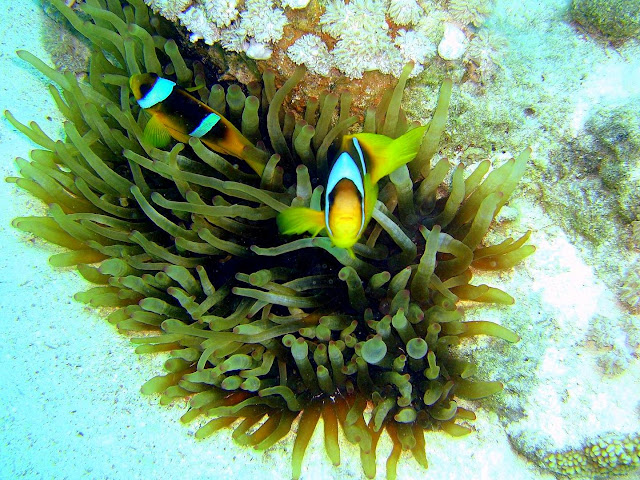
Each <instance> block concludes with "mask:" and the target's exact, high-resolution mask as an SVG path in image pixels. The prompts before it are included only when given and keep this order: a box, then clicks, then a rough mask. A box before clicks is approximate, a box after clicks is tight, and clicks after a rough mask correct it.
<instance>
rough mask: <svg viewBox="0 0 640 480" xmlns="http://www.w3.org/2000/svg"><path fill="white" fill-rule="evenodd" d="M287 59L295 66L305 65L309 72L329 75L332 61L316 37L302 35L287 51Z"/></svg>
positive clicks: (323, 45) (319, 39)
mask: <svg viewBox="0 0 640 480" xmlns="http://www.w3.org/2000/svg"><path fill="white" fill-rule="evenodd" d="M287 54H288V55H289V58H291V60H293V63H295V64H297V65H306V66H307V68H308V69H309V71H310V72H312V73H317V74H319V75H325V76H327V75H329V70H331V67H332V66H333V59H332V58H331V56H330V55H329V49H328V48H327V45H326V43H324V42H323V41H322V39H321V38H320V37H318V36H317V35H311V34H307V35H303V36H302V37H300V38H299V39H298V40H296V42H295V43H294V44H293V45H291V46H290V47H289V48H288V49H287Z"/></svg>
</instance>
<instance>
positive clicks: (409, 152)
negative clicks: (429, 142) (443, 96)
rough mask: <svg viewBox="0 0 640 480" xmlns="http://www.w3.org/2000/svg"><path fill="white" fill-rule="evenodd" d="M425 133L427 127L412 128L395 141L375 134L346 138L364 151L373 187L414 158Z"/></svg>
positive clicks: (361, 134) (362, 134) (358, 134)
mask: <svg viewBox="0 0 640 480" xmlns="http://www.w3.org/2000/svg"><path fill="white" fill-rule="evenodd" d="M426 131H427V127H418V128H414V129H413V130H409V131H408V132H407V133H405V134H404V135H402V136H400V137H398V138H395V139H393V138H389V137H387V136H386V135H379V134H376V133H357V134H355V135H349V136H347V137H346V138H347V139H351V138H353V139H354V140H357V141H358V142H359V144H360V146H361V147H362V149H363V151H364V155H365V161H366V162H367V171H368V173H369V174H370V175H371V183H372V184H373V185H375V184H376V183H378V182H379V181H380V179H381V178H382V177H385V176H387V175H389V174H390V173H391V172H393V171H394V170H395V169H396V168H399V167H401V166H402V165H404V164H406V163H408V162H410V161H411V160H413V159H414V158H415V156H416V155H417V154H418V150H419V149H420V144H421V143H422V137H423V136H424V133H425V132H426Z"/></svg>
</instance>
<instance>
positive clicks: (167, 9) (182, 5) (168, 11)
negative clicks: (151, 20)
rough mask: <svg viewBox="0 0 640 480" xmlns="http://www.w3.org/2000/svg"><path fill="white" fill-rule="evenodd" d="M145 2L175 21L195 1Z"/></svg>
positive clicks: (165, 0) (152, 0)
mask: <svg viewBox="0 0 640 480" xmlns="http://www.w3.org/2000/svg"><path fill="white" fill-rule="evenodd" d="M144 3H146V4H147V5H148V6H150V7H151V9H152V10H153V11H154V12H162V16H163V17H164V18H166V19H167V20H171V21H175V20H177V19H178V17H179V15H180V14H181V13H183V12H184V11H186V10H187V9H188V8H189V7H190V6H191V4H192V3H194V2H193V1H192V0H144Z"/></svg>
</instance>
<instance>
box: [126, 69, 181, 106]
mask: <svg viewBox="0 0 640 480" xmlns="http://www.w3.org/2000/svg"><path fill="white" fill-rule="evenodd" d="M175 85H176V84H175V83H174V82H172V81H171V80H167V79H166V78H161V77H159V76H158V75H156V74H155V73H140V74H137V75H133V76H132V77H131V78H130V79H129V87H130V88H131V92H133V96H134V97H135V99H136V100H137V102H138V105H140V106H141V107H142V108H151V107H153V106H154V105H157V104H158V103H160V102H162V101H163V100H164V99H166V98H167V97H168V96H169V95H170V94H171V92H172V91H173V87H175Z"/></svg>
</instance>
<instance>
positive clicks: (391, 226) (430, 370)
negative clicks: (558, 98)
mask: <svg viewBox="0 0 640 480" xmlns="http://www.w3.org/2000/svg"><path fill="white" fill-rule="evenodd" d="M52 3H53V4H54V5H55V6H56V8H58V9H59V10H60V11H61V12H62V13H63V14H64V15H65V16H66V17H67V18H68V20H69V21H70V23H71V24H72V25H73V26H74V27H75V28H76V29H77V30H78V31H79V32H80V33H82V34H83V35H85V36H86V37H88V38H89V39H90V40H91V41H92V42H93V45H94V49H95V50H94V52H93V55H92V58H91V65H90V70H89V82H88V83H78V82H77V80H76V78H75V77H74V76H73V75H71V74H62V73H60V72H58V71H56V70H54V69H52V68H50V67H48V66H47V65H45V64H44V63H43V62H41V61H40V60H38V59H37V58H35V57H33V56H32V55H30V54H29V53H27V52H20V53H19V55H20V57H21V58H23V59H24V60H26V61H28V62H29V63H31V64H32V65H33V66H34V67H36V68H37V69H38V70H39V71H41V72H42V73H43V74H44V75H46V76H47V77H49V78H50V79H51V80H52V81H53V82H55V83H56V84H57V85H58V86H59V88H60V89H61V91H58V90H57V89H56V88H53V87H52V88H51V93H52V95H53V97H54V100H55V101H56V103H57V105H58V107H59V108H60V110H61V111H62V113H63V114H64V115H65V116H66V117H67V119H68V120H69V121H68V122H67V123H66V124H65V132H66V134H67V138H66V140H65V141H53V140H52V139H51V138H49V137H48V136H47V135H46V134H45V133H44V132H43V131H42V130H41V129H40V128H39V127H38V126H37V124H35V123H32V124H30V125H29V126H27V125H23V124H21V123H20V122H19V121H18V120H16V119H15V118H14V117H13V116H12V115H11V114H10V113H7V114H6V115H7V118H8V119H9V121H10V122H11V123H12V124H13V125H14V126H15V127H16V128H17V129H18V130H20V131H21V132H23V133H24V134H25V135H27V136H28V137H29V138H31V139H32V140H33V141H34V142H35V143H37V144H38V145H40V147H41V149H39V150H34V151H33V152H32V154H31V158H32V161H30V162H29V161H26V160H22V159H18V161H17V163H18V166H19V169H20V174H21V176H20V177H17V178H12V179H11V181H14V182H15V183H16V184H17V185H18V186H19V187H21V188H23V189H25V190H27V191H29V192H31V193H32V194H33V195H34V196H36V197H37V198H40V199H41V200H43V201H44V202H46V203H47V204H49V205H50V210H49V216H47V217H23V218H18V219H16V220H15V221H14V225H15V226H16V227H17V228H19V229H21V230H24V231H26V232H31V233H33V234H35V235H37V236H40V237H42V238H44V239H45V240H48V241H50V242H53V243H55V244H58V245H61V246H63V247H66V248H67V249H68V251H67V252H65V253H60V254H57V255H54V256H53V257H51V263H52V264H53V265H55V266H76V267H77V268H78V270H79V272H80V273H81V274H82V275H83V276H84V277H85V278H86V279H87V280H89V281H90V282H92V283H94V284H96V286H95V287H93V288H91V289H89V290H88V291H86V292H82V293H79V294H77V295H76V298H77V299H78V300H80V301H83V302H87V303H89V304H91V305H94V306H103V307H112V308H113V312H112V313H111V314H110V315H109V321H110V322H111V323H112V324H114V325H116V326H117V328H118V329H119V330H120V331H122V332H132V333H133V334H134V335H139V336H134V337H133V338H132V342H133V343H134V344H136V345H137V347H136V352H137V353H140V354H143V353H145V354H148V353H160V352H170V353H169V358H168V360H167V361H166V362H165V369H166V370H167V373H166V374H163V375H159V376H157V377H155V378H153V379H151V380H149V381H148V382H147V383H145V384H144V386H143V387H142V392H143V393H144V394H161V402H162V403H168V402H171V401H173V400H175V399H186V400H188V404H189V410H188V411H187V412H186V413H185V414H184V416H183V417H182V419H181V420H182V421H183V422H191V421H198V422H201V424H200V427H199V428H198V429H197V432H196V437H197V438H204V437H207V436H208V435H211V434H212V433H213V432H215V431H216V430H219V429H221V428H224V427H231V428H232V429H233V438H234V439H235V440H236V441H237V442H238V443H240V444H243V445H247V446H251V447H253V448H256V449H258V450H264V449H266V448H269V447H270V446H272V445H274V444H275V443H276V442H278V441H279V440H280V439H282V438H283V437H284V436H285V435H287V434H288V432H289V431H290V430H291V427H292V425H293V422H294V421H295V420H296V418H297V419H298V427H297V434H296V436H295V441H294V445H293V454H292V471H293V477H294V478H298V477H299V476H300V474H301V470H302V460H303V456H304V453H305V449H306V447H307V444H308V442H309V439H310V437H311V435H312V433H313V431H314V429H315V427H316V424H317V422H318V420H319V418H320V417H322V418H323V420H324V438H325V446H326V451H327V454H328V455H329V457H330V459H331V460H332V462H333V463H334V464H339V463H340V454H341V452H340V449H339V447H338V440H337V439H338V428H339V426H340V427H341V428H342V431H343V432H344V435H345V437H346V438H347V440H349V441H350V442H351V443H353V444H356V445H357V446H358V447H359V449H360V454H361V459H362V466H363V469H364V471H365V474H366V475H367V476H368V477H370V478H373V477H374V476H375V473H376V445H377V442H378V440H379V438H380V436H381V435H382V434H383V433H384V432H386V434H387V435H388V436H389V437H390V438H391V441H392V443H393V450H392V452H391V454H390V456H389V459H388V460H387V466H386V470H387V472H386V473H387V478H389V479H393V478H395V477H396V464H397V461H398V459H399V457H400V454H401V452H402V451H410V452H411V453H412V454H413V456H414V458H415V459H416V460H417V461H418V463H420V464H421V465H423V466H424V467H426V466H427V460H426V456H425V449H424V445H425V440H424V432H425V431H428V430H432V429H436V428H439V429H442V430H444V431H445V432H447V433H449V434H451V435H454V436H460V435H465V434H467V433H468V432H469V431H470V429H469V427H468V426H467V424H468V422H469V421H471V420H473V419H474V418H475V415H474V414H473V412H472V411H470V410H468V409H466V408H463V407H461V406H460V405H459V400H460V399H470V400H475V399H479V398H483V397H486V396H488V395H491V394H494V393H496V392H499V391H500V390H501V389H502V385H501V384H500V383H499V382H497V381H480V380H473V379H472V377H473V375H474V372H475V366H474V365H473V364H472V363H469V362H467V361H464V360H462V359H460V358H458V357H457V356H456V355H455V346H456V345H458V344H460V343H462V342H466V341H468V340H467V339H468V338H469V337H473V336H475V335H483V334H484V335H492V336H495V337H498V338H501V339H504V340H506V341H509V342H514V341H517V340H518V337H517V335H516V334H514V333H513V332H511V331H510V330H508V329H507V328H505V327H502V326H500V325H497V324H493V323H491V322H485V321H476V322H465V321H463V314H462V310H461V309H460V308H459V307H458V306H457V302H458V301H459V300H466V301H475V302H492V303H500V304H511V303H513V298H511V297H510V296H509V295H508V294H506V293H505V292H503V291H501V290H499V289H497V288H493V287H489V286H487V285H473V284H471V279H472V271H473V270H474V269H489V270H495V269H504V268H510V267H512V266H513V265H515V264H517V263H518V262H520V261H521V260H523V259H524V258H525V257H527V256H528V255H530V254H531V253H532V252H533V250H534V248H533V247H531V246H528V245H525V243H526V241H527V239H528V237H529V233H526V234H525V235H523V236H522V237H521V238H519V239H517V240H513V239H511V238H508V239H506V240H504V241H503V242H501V243H500V244H498V245H493V246H482V245H481V244H482V239H483V237H484V235H485V233H486V232H487V230H488V229H489V227H490V224H491V222H492V220H493V218H494V217H495V215H496V214H497V212H498V211H499V210H500V208H501V207H502V206H503V205H504V204H505V202H506V201H507V200H508V198H509V196H510V195H511V193H512V192H513V190H514V189H515V187H516V185H517V183H518V180H519V179H520V177H521V176H522V174H523V172H524V169H525V167H526V163H527V160H528V157H529V153H530V150H529V149H527V150H525V151H524V152H523V153H522V154H521V155H520V156H518V157H517V158H516V159H511V160H509V161H507V162H506V163H504V164H503V165H501V166H500V167H499V168H496V169H493V170H492V171H491V172H489V170H490V168H491V165H490V162H489V161H485V162H482V163H480V164H479V166H478V167H477V168H476V169H475V170H474V171H473V172H472V173H471V174H470V175H469V176H467V178H466V179H465V178H464V172H463V168H462V166H458V167H456V169H455V171H454V173H453V177H452V180H451V188H450V189H449V191H448V193H447V194H446V195H445V196H441V195H440V194H439V192H441V191H442V190H441V189H439V187H440V185H441V184H442V182H443V180H444V179H445V176H446V175H447V172H448V170H449V164H448V162H447V161H446V160H445V159H443V160H440V161H438V162H437V163H436V164H435V165H431V158H432V157H433V155H434V154H435V152H436V151H437V145H438V140H439V137H440V135H441V133H442V131H443V130H444V126H445V123H446V118H447V109H448V103H449V97H450V94H451V82H450V81H446V82H445V83H444V84H443V86H442V88H441V91H440V96H439V100H438V106H437V108H436V110H435V113H434V117H433V119H432V121H431V122H430V124H429V129H428V131H427V133H426V135H425V137H424V139H423V142H422V147H421V149H420V152H419V154H418V156H417V157H416V159H415V160H413V161H412V162H411V163H410V164H409V165H408V166H403V167H402V168H400V169H398V170H396V171H395V172H393V173H392V174H391V175H390V177H389V179H388V180H384V181H383V182H381V184H380V195H379V197H378V198H379V201H378V203H377V205H376V206H375V210H374V213H373V219H374V220H375V222H372V225H371V226H370V227H369V228H368V230H367V231H366V232H365V235H364V236H363V239H364V243H359V244H356V245H355V246H354V251H355V253H356V257H355V258H352V257H351V256H349V254H348V253H347V252H346V251H345V250H343V249H340V248H336V247H333V246H332V245H331V243H330V240H329V239H328V238H326V237H318V238H299V239H296V240H293V241H289V240H288V239H283V238H281V237H280V236H279V235H278V234H277V228H276V226H275V217H276V215H277V213H278V212H280V211H282V210H284V209H286V208H289V206H293V205H296V206H297V205H304V206H310V207H312V208H316V209H318V208H320V198H321V196H322V195H321V194H322V190H323V188H322V183H323V182H324V179H325V178H326V175H327V170H328V159H329V157H328V154H329V149H330V147H331V145H332V144H333V143H334V142H336V141H338V140H339V137H340V136H341V134H342V133H344V132H346V131H347V129H348V128H349V127H351V126H353V125H354V124H355V123H356V121H357V119H356V117H352V116H349V107H350V98H349V96H348V95H342V96H341V97H339V96H337V95H335V94H332V93H327V94H326V95H325V96H324V97H323V98H321V99H320V100H317V99H310V100H309V101H308V103H307V105H306V109H305V110H304V118H299V119H296V117H295V115H294V114H293V112H292V111H289V109H288V108H286V102H285V99H286V97H287V95H288V94H289V92H290V91H291V90H292V89H293V88H294V86H295V85H296V84H297V83H298V82H300V81H301V80H302V78H303V76H304V74H305V70H304V68H302V67H299V68H298V69H297V70H296V71H295V73H294V74H293V75H292V76H291V78H290V79H289V80H288V81H287V82H286V83H285V84H284V85H283V86H282V87H280V88H279V89H278V88H276V85H275V81H274V74H273V73H272V72H267V73H266V74H265V75H264V78H263V84H252V85H250V86H249V91H248V93H249V95H246V94H245V92H243V91H242V89H241V88H239V87H238V86H237V85H231V86H229V87H228V88H227V89H226V91H225V89H224V88H223V87H222V86H221V85H217V84H214V85H210V84H208V82H207V78H206V76H205V75H204V67H203V66H202V64H200V63H198V62H192V61H185V59H184V58H183V57H182V56H181V54H180V52H179V51H178V49H177V47H176V45H175V43H174V42H173V41H172V40H166V39H164V38H163V37H161V32H160V31H157V30H156V29H155V27H154V25H157V22H156V21H155V20H154V19H153V18H150V17H149V12H148V11H147V9H146V7H145V6H144V4H143V3H142V1H141V0H137V1H134V0H131V1H130V2H129V4H128V5H127V4H125V5H123V8H114V2H109V7H111V8H113V10H109V9H107V7H103V8H102V9H101V8H98V7H96V6H92V5H90V4H84V5H83V6H82V9H83V11H84V12H85V13H86V14H87V15H88V16H89V17H90V18H91V19H92V21H88V22H84V21H82V20H81V19H80V18H79V17H78V16H77V15H76V14H75V13H74V12H73V11H72V10H71V9H69V8H67V7H65V6H64V4H63V3H62V2H61V0H52ZM118 7H119V5H118ZM411 70H412V66H411V65H409V66H407V68H405V69H404V70H403V72H402V75H401V77H400V81H399V83H398V85H397V86H396V88H395V89H394V90H393V91H389V92H387V94H386V95H385V96H384V98H383V99H382V101H381V103H380V104H379V105H378V107H377V108H376V109H370V110H369V111H368V112H367V115H366V117H365V120H364V130H365V131H367V132H372V133H380V134H384V135H388V136H391V137H394V138H395V137H397V136H399V135H401V134H402V133H404V132H406V131H407V130H408V129H409V128H412V127H413V125H412V124H410V123H409V122H408V120H407V119H406V117H405V115H404V113H403V111H402V110H401V108H400V101H401V98H402V92H403V90H404V87H405V83H406V80H407V78H408V76H409V74H410V73H411ZM140 71H150V72H155V73H158V74H162V75H166V76H170V77H171V78H172V79H173V80H174V81H176V82H177V83H178V84H180V85H183V86H189V85H193V84H195V85H198V86H200V88H199V90H198V94H199V95H200V97H201V98H202V99H203V101H206V102H208V103H209V104H210V105H211V106H212V107H213V108H214V109H216V110H217V111H219V112H221V113H223V114H225V115H226V116H228V118H229V119H230V120H231V121H233V122H235V123H236V125H238V128H240V129H241V131H242V132H243V133H244V134H245V135H246V136H247V138H249V139H251V140H252V141H254V142H255V141H259V143H258V144H259V145H261V146H262V147H264V148H265V149H267V150H268V151H269V152H270V153H271V154H272V155H271V157H270V160H269V161H268V163H267V165H266V168H265V170H264V173H263V175H262V177H261V178H259V177H258V176H256V175H254V174H252V173H246V172H245V171H244V170H243V169H242V168H237V167H238V166H235V165H233V164H232V163H231V162H230V160H229V159H227V158H224V157H222V156H220V155H218V154H216V153H214V152H212V151H210V150H208V149H207V148H205V147H204V146H203V144H202V143H201V142H200V141H199V140H198V139H196V138H191V140H190V141H189V142H188V145H185V144H182V143H177V144H175V145H174V146H173V148H171V150H169V151H164V150H159V149H156V148H152V147H151V146H150V145H149V144H148V143H147V142H146V141H145V139H144V137H143V134H142V131H143V127H144V126H145V122H146V119H145V115H144V114H143V113H142V112H141V111H140V109H139V108H138V106H137V104H136V103H135V102H132V101H131V92H130V91H129V82H128V80H129V77H130V76H131V75H132V74H135V73H139V72H140ZM205 85H208V86H205ZM283 242H287V243H283ZM310 253H311V254H310ZM136 332H140V333H139V334H138V333H136Z"/></svg>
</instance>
